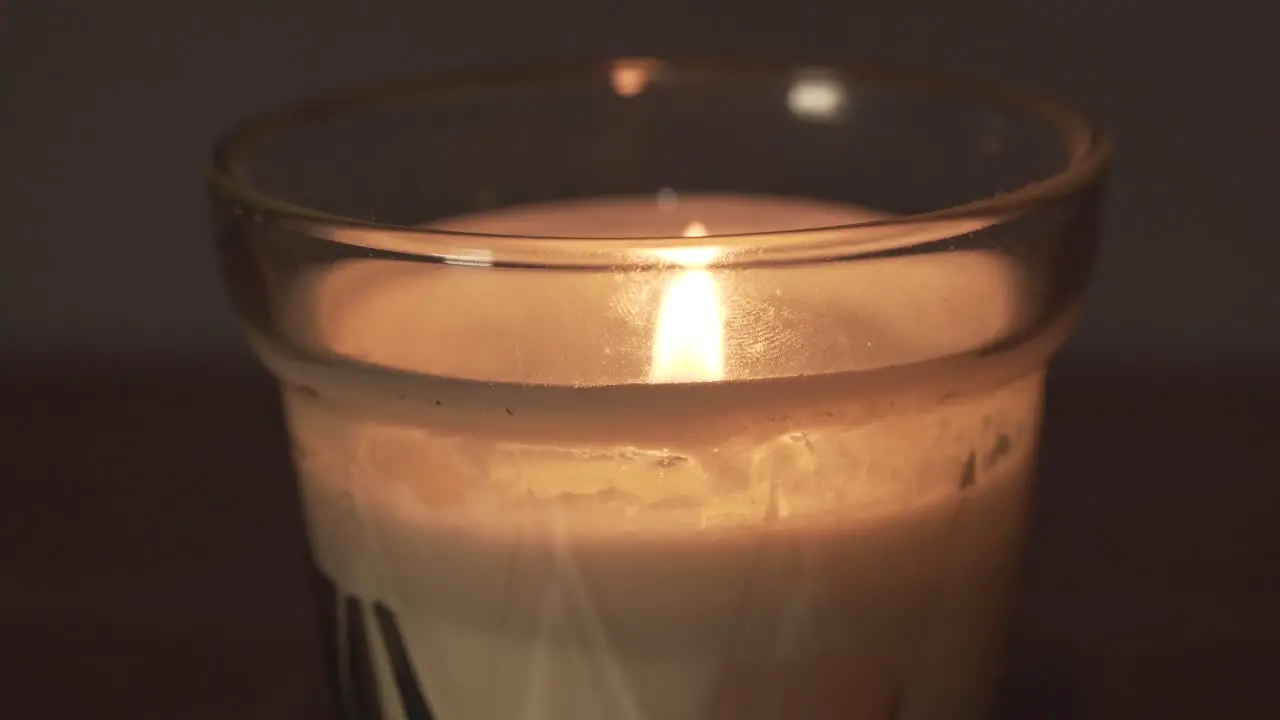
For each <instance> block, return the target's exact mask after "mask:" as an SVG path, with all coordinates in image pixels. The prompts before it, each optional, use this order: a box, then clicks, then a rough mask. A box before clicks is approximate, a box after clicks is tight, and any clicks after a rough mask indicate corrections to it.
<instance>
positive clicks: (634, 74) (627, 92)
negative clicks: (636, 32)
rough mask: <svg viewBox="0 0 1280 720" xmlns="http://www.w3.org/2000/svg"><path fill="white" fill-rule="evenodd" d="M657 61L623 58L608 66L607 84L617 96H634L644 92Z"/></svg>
mask: <svg viewBox="0 0 1280 720" xmlns="http://www.w3.org/2000/svg"><path fill="white" fill-rule="evenodd" d="M656 67H657V62H656V61H654V60H652V59H650V58H624V59H621V60H617V61H615V62H614V63H613V67H611V68H609V84H610V85H612V86H613V91H614V92H615V93H617V94H618V96H619V97H635V96H636V95H639V94H640V93H642V92H644V89H645V86H647V85H648V84H649V80H650V79H652V78H653V71H654V69H655V68H656Z"/></svg>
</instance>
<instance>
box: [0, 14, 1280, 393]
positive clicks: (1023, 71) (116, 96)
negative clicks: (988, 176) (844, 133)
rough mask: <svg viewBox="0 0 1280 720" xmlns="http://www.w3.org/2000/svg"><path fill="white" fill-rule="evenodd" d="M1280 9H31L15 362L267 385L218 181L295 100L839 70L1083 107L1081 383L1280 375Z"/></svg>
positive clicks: (15, 232) (21, 100) (11, 114)
mask: <svg viewBox="0 0 1280 720" xmlns="http://www.w3.org/2000/svg"><path fill="white" fill-rule="evenodd" d="M1278 7H1280V3H1276V2H1274V1H1269V0H1256V1H1253V2H1250V1H1248V0H1224V1H1221V2H1214V3H1181V4H1177V3H1166V2H1155V1H1150V2H1146V1H1144V2H1123V1H1121V2H1117V1H1116V0H1071V1H1070V2H1066V1H1064V2H1052V3H1045V2H1027V1H1026V0H997V1H995V2H954V1H952V0H927V1H925V2H887V1H878V2H856V3H855V2H845V3H842V2H835V1H834V0H827V1H822V0H788V1H787V2H781V1H777V2H758V1H753V2H736V3H719V4H716V5H715V6H713V5H712V4H710V3H686V2H679V1H678V0H655V1H653V2H643V3H625V4H622V5H617V4H614V3H606V2H588V1H586V0H575V1H573V2H523V3H502V4H496V3H485V2H457V1H454V2H425V1H422V2H399V3H395V4H394V6H386V5H377V4H375V5H362V4H357V3H354V2H347V3H340V2H336V1H335V0H324V1H313V2H287V3H260V2H255V1H253V0H224V1H222V2H217V3H201V4H199V5H197V6H188V4H187V3H181V2H156V1H151V2H147V1H144V0H117V1H115V2H109V3H70V2H64V1H63V0H55V1H53V2H35V1H34V0H28V1H27V2H13V3H7V4H6V8H5V10H3V11H2V12H3V15H4V17H3V22H0V68H3V70H0V78H2V80H0V83H2V84H0V89H2V95H0V98H2V99H0V163H2V165H0V182H2V183H3V186H2V187H0V227H3V232H4V239H3V248H4V255H3V262H2V265H0V273H3V276H2V277H3V283H2V284H0V293H2V294H0V343H2V344H0V350H2V351H4V352H5V353H8V354H10V355H12V354H14V353H17V354H21V355H23V356H32V355H35V356H38V357H46V356H49V355H55V356H57V355H63V356H67V355H70V356H79V357H89V356H101V355H103V354H110V355H121V356H124V357H136V356H139V355H143V356H149V357H157V358H158V357H192V356H199V357H203V358H221V357H225V358H228V359H231V360H234V361H237V362H244V361H245V358H246V357H247V354H246V352H245V350H244V349H243V346H242V344H241V342H240V340H239V338H238V336H237V332H236V329H235V326H234V322H233V319H232V318H231V316H230V314H229V313H228V310H227V308H226V304H225V302H224V299H223V297H222V295H221V291H220V288H219V286H218V279H217V277H216V275H215V273H214V266H213V261H212V257H211V253H210V249H209V237H208V233H207V231H206V218H205V205H204V199H203V196H202V187H201V172H202V170H203V168H204V165H205V163H206V159H207V157H208V148H209V144H210V142H211V140H212V138H213V137H214V136H215V135H216V134H217V133H218V132H219V131H221V130H222V129H224V128H226V127H227V126H228V125H229V124H230V123H232V122H233V121H235V120H237V119H239V118H241V117H242V116H245V115H247V114H251V113H254V112H258V111H261V110H263V109H266V108H270V107H272V106H274V105H276V104H278V103H280V102H282V101H285V100H290V99H295V98H298V97H301V96H306V95H310V94H313V93H316V92H320V91H325V90H331V89H338V88H343V87H346V86H349V85H352V84H359V83H361V82H365V81H368V80H372V79H379V78H383V77H386V76H389V75H401V74H405V73H412V72H417V71H421V70H424V69H430V68H434V67H440V66H446V65H460V64H474V63H486V64H488V63H496V62H504V61H511V62H517V61H520V60H523V59H530V58H541V57H557V56H578V55H589V54H597V53H605V52H622V53H634V52H662V51H664V50H676V51H688V50H694V49H708V50H716V49H726V50H737V51H744V50H746V51H749V50H753V49H764V50H774V51H779V50H781V51H785V50H788V49H801V50H803V49H806V48H816V49H818V50H821V51H823V52H826V53H830V52H844V53H848V54H850V55H852V56H867V57H871V58H874V59H877V60H881V61H890V62H900V63H909V64H912V65H924V66H938V67H944V68H950V69H953V70H961V71H968V72H976V73H980V74H984V75H988V76H993V77H995V78H998V79H1003V80H1006V81H1011V82H1014V83H1018V84H1021V85H1024V86H1027V87H1031V88H1035V89H1038V90H1040V91H1044V92H1049V93H1053V94H1057V95H1060V96H1062V97H1065V98H1067V99H1069V100H1071V101H1073V102H1075V103H1077V104H1078V105H1081V106H1083V107H1084V108H1086V109H1087V110H1088V111H1090V112H1091V113H1092V114H1093V115H1095V116H1096V117H1097V118H1098V119H1099V120H1100V121H1101V122H1102V123H1103V124H1104V125H1105V126H1107V127H1108V128H1109V129H1110V130H1111V131H1112V132H1113V134H1114V137H1115V139H1116V142H1117V145H1118V148H1119V153H1118V157H1117V162H1116V167H1115V173H1114V180H1113V183H1112V190H1111V202H1110V214H1109V217H1108V222H1107V229H1106V233H1105V236H1104V252H1103V256H1102V259H1101V264H1100V266H1099V269H1098V273H1097V280H1096V285H1095V287H1094V292H1093V294H1092V298H1091V300H1090V303H1089V307H1088V312H1087V314H1086V316H1085V322H1084V324H1083V327H1082V329H1081V332H1080V335H1079V337H1078V340H1077V342H1076V343H1074V344H1073V346H1072V347H1071V349H1070V350H1069V351H1068V362H1067V364H1069V365H1070V364H1079V365H1095V364H1100V363H1106V364H1123V365H1128V366H1152V365H1164V366H1171V367H1172V366H1183V365H1187V364H1191V363H1197V364H1199V363H1200V362H1201V361H1211V362H1214V363H1219V364H1221V366H1222V367H1236V366H1239V367H1245V366H1249V367H1252V368H1255V369H1256V368H1258V367H1266V366H1268V365H1269V364H1270V362H1271V360H1272V359H1273V358H1276V357H1278V356H1280V312H1277V308H1278V307H1280V303H1278V302H1277V300H1278V299H1280V293H1278V292H1277V290H1276V287H1275V285H1276V281H1275V280H1274V278H1273V276H1274V273H1275V272H1276V267H1277V266H1278V265H1280V250H1278V249H1277V243H1276V240H1277V237H1276V230H1275V228H1276V227H1277V219H1278V215H1277V209H1276V201H1275V197H1276V194H1277V191H1278V190H1280V181H1277V179H1276V172H1277V170H1278V169H1280V150H1278V143H1277V142H1276V136H1275V134H1276V128H1277V126H1278V122H1280V109H1278V108H1280V105H1278V103H1280V58H1278V54H1280V50H1278V49H1277V44H1276V43H1275V42H1274V34H1275V31H1276V30H1277V29H1278V28H1280V10H1277V8H1278Z"/></svg>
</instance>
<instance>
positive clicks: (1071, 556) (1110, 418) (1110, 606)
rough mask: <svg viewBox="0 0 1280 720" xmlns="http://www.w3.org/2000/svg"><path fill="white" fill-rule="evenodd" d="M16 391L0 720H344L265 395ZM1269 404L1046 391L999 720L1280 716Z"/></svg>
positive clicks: (54, 377) (195, 377) (1275, 473)
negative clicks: (337, 719)
mask: <svg viewBox="0 0 1280 720" xmlns="http://www.w3.org/2000/svg"><path fill="white" fill-rule="evenodd" d="M36 367H40V368H41V369H39V370H37V369H35V368H36ZM0 393H2V394H0V401H3V412H2V413H0V422H3V426H0V430H3V435H2V436H0V437H3V438H4V451H3V453H0V458H2V461H3V467H4V469H5V473H4V486H3V497H4V502H3V503H0V533H3V536H2V540H3V542H0V567H2V568H3V571H2V572H3V578H4V581H3V585H2V587H3V592H0V611H2V612H0V624H2V628H3V629H2V631H0V632H2V635H0V637H3V638H4V642H3V645H2V646H0V647H3V654H4V656H5V657H6V659H7V663H6V668H5V672H4V673H3V674H0V717H6V718H9V717H12V718H71V717H83V716H85V715H86V714H87V713H93V714H94V715H98V714H102V715H113V716H118V717H131V718H245V719H246V720H248V719H252V718H263V719H264V720H266V719H267V718H271V719H272V720H279V719H281V718H308V719H309V718H324V717H328V715H327V713H328V707H327V704H326V700H325V697H326V696H325V694H324V693H323V692H322V688H321V686H322V681H321V678H322V674H321V673H322V671H321V666H320V661H319V657H320V651H319V645H318V641H317V638H316V637H315V635H314V633H313V625H312V615H311V609H310V606H309V605H308V603H309V599H308V595H307V587H308V586H307V578H306V575H305V566H304V562H303V558H304V556H305V555H304V554H305V552H306V549H305V543H304V540H303V535H302V530H301V524H300V522H301V521H300V518H299V515H298V512H297V509H296V506H295V503H294V497H293V492H294V489H293V486H292V481H291V480H290V471H289V460H288V456H287V454H286V450H285V443H284V436H283V431H282V428H281V425H280V420H279V417H278V408H277V405H276V400H275V397H274V394H273V390H272V387H271V385H270V382H269V381H268V380H267V378H266V377H265V375H264V374H262V373H254V372H245V371H242V370H236V371H234V372H229V371H224V370H220V369H217V368H212V367H204V368H201V367H199V366H197V365H194V364H193V365H192V366H191V367H185V368H183V367H171V366H147V365H141V364H131V365H130V364H115V365H113V364H111V363H98V364H97V370H95V371H93V372H87V371H84V370H76V369H74V368H69V367H58V366H56V364H42V365H39V366H36V365H29V366H17V367H12V366H11V367H8V368H6V371H5V373H4V376H3V381H2V383H0ZM1278 408H1280V383H1276V382H1273V381H1263V380H1259V379H1253V380H1251V379H1248V378H1243V377H1241V376H1225V375H1224V376H1221V377H1215V376H1214V375H1213V374H1208V373H1202V374H1199V375H1197V376H1191V375H1188V376H1186V377H1172V376H1171V377H1164V378H1158V379H1157V378H1153V377H1139V376H1128V377H1126V376H1117V375H1111V376H1107V377H1101V376H1099V377H1093V378H1089V377H1083V378H1080V377H1078V378H1077V379H1064V380H1059V381H1055V382H1054V383H1052V384H1051V388H1050V399H1049V416H1048V423H1047V427H1046V435H1045V446H1044V450H1043V456H1042V457H1043V459H1042V462H1041V483H1040V487H1039V498H1038V504H1037V510H1036V514H1035V517H1034V522H1033V528H1032V533H1031V540H1030V548H1029V553H1028V558H1027V564H1026V571H1025V573H1024V580H1023V589H1022V592H1021V595H1020V597H1021V602H1020V609H1019V612H1018V615H1017V618H1016V621H1015V624H1014V627H1015V631H1014V649H1013V652H1012V662H1011V670H1010V674H1009V678H1008V681H1007V684H1006V685H1007V686H1006V688H1005V692H1004V697H1003V710H1002V713H1003V715H1004V716H1006V717H1009V718H1048V719H1052V718H1088V719H1094V718H1097V719H1101V718H1117V719H1124V720H1131V719H1133V718H1170V717H1177V718H1230V717H1245V716H1248V717H1277V716H1280V713H1277V708H1278V707H1280V703H1277V702H1276V701H1275V700H1274V699H1273V697H1272V696H1273V693H1275V692H1276V691H1275V690H1273V688H1272V683H1273V682H1274V679H1273V678H1274V676H1275V675H1276V673H1277V671H1280V660H1278V659H1277V656H1278V655H1280V622H1278V621H1277V619H1276V618H1277V616H1278V615H1280V562H1278V561H1280V542H1278V541H1280V462H1278V461H1277V459H1276V458H1277V454H1276V453H1275V452H1273V448H1274V447H1275V446H1277V445H1278V444H1280V437H1277V435H1276V432H1277V430H1280V424H1278V423H1277V422H1276V421H1275V415H1276V411H1277V409H1278ZM1246 713H1247V714H1248V715H1246Z"/></svg>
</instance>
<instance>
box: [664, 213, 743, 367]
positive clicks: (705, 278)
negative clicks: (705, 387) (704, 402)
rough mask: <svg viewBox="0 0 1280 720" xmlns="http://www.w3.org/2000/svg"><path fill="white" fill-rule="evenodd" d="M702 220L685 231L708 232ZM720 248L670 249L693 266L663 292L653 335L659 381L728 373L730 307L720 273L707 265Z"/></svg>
mask: <svg viewBox="0 0 1280 720" xmlns="http://www.w3.org/2000/svg"><path fill="white" fill-rule="evenodd" d="M706 235H707V228H706V226H704V225H703V224H702V223H700V222H698V221H696V220H695V221H693V222H691V223H689V224H688V225H687V226H686V227H685V229H684V236H685V237H705V236H706ZM716 254H717V253H716V249H715V248H688V249H682V250H676V251H668V252H667V253H666V257H667V258H668V259H669V260H671V261H672V262H677V263H679V264H680V265H683V266H684V267H686V268H689V269H687V270H685V271H683V272H681V273H679V274H678V275H676V276H675V277H674V278H672V280H671V281H670V282H668V283H667V287H666V288H665V289H664V290H663V292H662V302H661V304H660V305H659V307H658V322H657V326H656V328H655V330H654V338H653V365H652V367H651V368H650V371H649V379H651V380H653V381H654V382H698V381H704V380H720V379H722V378H723V377H724V309H723V308H722V307H721V304H720V290H719V288H718V287H717V286H716V279H715V277H714V276H712V274H711V272H710V271H709V270H707V269H706V266H707V265H708V264H710V263H711V261H713V260H715V257H716Z"/></svg>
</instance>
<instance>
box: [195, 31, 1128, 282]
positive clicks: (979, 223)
mask: <svg viewBox="0 0 1280 720" xmlns="http://www.w3.org/2000/svg"><path fill="white" fill-rule="evenodd" d="M631 60H644V61H652V62H657V63H661V64H663V65H664V66H667V67H674V68H675V69H677V70H683V71H703V72H712V73H719V74H725V75H734V74H737V75H747V74H752V73H777V72H779V71H797V70H809V69H813V70H818V69H821V70H826V71H834V72H836V73H839V74H840V75H841V76H842V77H846V78H850V79H855V80H859V81H863V82H873V83H879V84H887V85H894V86H898V87H902V88H908V89H914V90H917V91H921V92H935V93H945V94H952V95H959V96H964V97H969V98H972V99H976V100H979V101H981V102H984V103H987V104H990V105H993V106H998V107H1003V108H1004V109H1006V110H1011V111H1016V112H1020V113H1023V114H1029V115H1032V116H1034V117H1037V118H1039V119H1040V120H1041V121H1043V122H1045V123H1046V124H1048V125H1049V126H1051V127H1052V128H1053V129H1054V130H1055V131H1056V132H1057V133H1058V134H1059V136H1060V138H1061V139H1062V141H1063V145H1064V148H1065V149H1066V151H1067V154H1068V161H1067V164H1066V166H1065V167H1063V168H1062V169H1061V170H1059V171H1058V172H1056V173H1054V174H1051V175H1048V176H1045V177H1043V178H1040V179H1038V180H1036V181H1033V182H1031V183H1029V184H1027V185H1023V186H1022V187H1019V188H1016V189H1013V190H1010V191H1008V192H1005V193H1001V194H998V195H993V196H990V197H986V198H981V199H978V200H975V201H971V202H967V203H962V204H959V205H954V206H951V207H946V208H941V209H937V210H930V211H927V212H921V213H914V214H904V215H895V216H891V217H886V218H881V219H871V220H866V221H861V222H857V223H851V224H845V225H836V226H828V227H806V228H796V229H790V230H782V231H768V232H752V233H741V234H732V235H729V234H721V235H708V236H705V237H698V238H685V237H634V236H632V237H625V238H624V237H598V238H597V237H592V238H582V237H554V236H541V235H504V234H495V233H480V232H470V231H461V230H447V229H442V228H433V227H430V226H412V225H397V224H391V223H382V222H377V221H373V220H364V219H359V218H352V217H344V216H342V215H337V214H333V213H329V212H325V211H323V210H319V209H315V208H310V207H305V206H302V205H298V204H295V203H292V202H289V201H286V200H283V199H281V198H278V197H275V196H273V195H271V194H270V193H266V192H263V191H261V190H259V189H258V188H256V187H255V186H254V185H253V183H252V182H251V181H249V180H248V179H247V178H245V177H244V175H243V173H242V168H241V164H242V160H243V156H244V154H245V152H246V151H247V150H248V149H249V148H251V147H252V146H253V144H254V143H255V142H256V141H258V140H259V139H261V138H263V137H264V136H269V135H273V134H276V133H280V132H287V131H288V129H289V128H290V127H291V126H294V125H296V124H298V123H301V122H306V121H307V120H308V119H311V118H314V117H320V116H324V115H329V114H334V113H340V112H343V111H345V110H349V109H354V108H358V107H361V106H363V105H366V104H371V103H377V102H382V101H387V100H393V99H397V98H403V97H409V96H414V95H422V96H431V95H443V94H446V93H449V92H456V91H460V90H467V89H476V88H484V87H501V86H503V85H507V86H515V85H520V84H527V83H536V82H542V81H555V80H560V81H563V80H575V79H581V80H583V81H589V80H593V79H598V78H600V77H602V75H603V73H606V72H607V71H608V70H609V69H610V68H611V67H613V66H614V65H615V63H618V62H624V61H631ZM1110 157H1111V144H1110V141H1109V139H1108V138H1107V136H1106V134H1105V133H1104V132H1103V131H1102V130H1101V128H1100V127H1099V126H1098V125H1097V124H1095V123H1094V122H1093V121H1092V120H1091V119H1090V118H1088V117H1087V116H1086V115H1085V114H1084V113H1082V112H1080V111H1078V110H1076V109H1075V108H1073V107H1071V106H1070V105H1068V104H1066V103H1063V102H1060V101H1058V100H1056V99H1054V98H1052V97H1049V96H1045V95H1040V94H1037V93H1033V92H1028V91H1025V90H1022V89H1018V88H1014V87H1010V86H1008V85H1005V84H1002V83H998V82H994V81H990V80H985V79H979V78H974V77H970V76H964V75H958V74H950V73H945V72H939V71H932V70H930V71H921V70H914V69H907V68H900V67H889V66H882V65H876V64H870V63H865V62H858V61H849V60H843V61H840V60H837V61H831V60H822V59H819V58H814V59H808V58H786V57H784V58H777V59H775V58H767V59H761V58H745V59H744V58H735V57H728V56H662V57H652V58H640V57H608V58H601V59H595V60H587V61H574V62H561V63H555V62H551V63H542V64H531V65H526V66H520V67H508V68H498V69H470V70H450V71H440V72H430V73H426V74H420V75H416V76H412V77H409V78H406V79H401V80H396V81H391V82H387V83H383V84H379V85H371V86H366V87H362V88H358V89H355V90H348V91H344V92H337V93H331V94H328V95H324V96H321V97H319V98H316V99H312V100H304V101H301V102H297V103H293V104H290V105H287V106H285V107H283V108H281V109H278V110H276V111H274V112H269V113H266V114H262V115H258V116H256V117H252V118H250V119H248V120H245V121H243V122H241V123H239V124H238V125H236V126H234V127H233V128H232V129H231V130H229V131H228V132H226V133H225V134H223V135H222V136H221V137H219V138H218V140H217V141H216V142H215V145H214V154H213V163H212V166H211V167H210V168H209V170H208V172H207V174H206V179H207V183H208V186H209V188H210V190H211V191H212V192H213V193H214V194H215V195H216V196H218V197H219V198H220V199H221V200H222V201H224V202H228V203H230V204H231V205H232V206H233V207H234V208H235V210H236V212H238V213H240V214H248V215H249V216H250V217H251V218H253V219H254V220H255V221H257V222H265V223H273V224H278V225H281V226H284V227H286V228H288V229H289V230H292V231H294V232H298V233H301V234H305V235H309V236H312V237H317V238H322V239H326V240H329V241H332V242H335V243H340V244H346V245H352V246H357V247H363V248H367V249H374V250H381V251H384V252H387V253H391V254H395V255H400V256H402V257H403V256H417V257H420V258H421V259H423V260H428V261H430V260H437V261H444V262H449V261H450V259H451V258H452V259H454V260H458V259H465V258H467V257H470V256H474V252H475V250H476V249H484V250H486V251H488V254H489V256H490V260H489V262H486V263H484V264H487V265H511V266H525V265H538V266H547V265H548V264H552V265H555V264H557V263H556V262H555V259H556V258H559V259H561V260H563V261H566V262H567V264H569V265H572V266H584V265H586V266H591V265H597V264H605V265H608V264H615V263H617V262H618V258H619V257H620V256H619V253H620V252H623V253H624V254H625V253H626V252H628V251H635V250H637V249H638V248H643V249H644V250H645V251H646V254H647V251H650V250H659V249H663V250H665V249H669V248H682V247H705V246H707V245H708V244H716V241H721V240H726V239H728V240H730V241H732V242H733V243H734V244H735V245H744V246H746V247H745V249H746V250H747V251H748V252H747V253H746V255H749V256H751V257H754V258H756V259H758V260H762V259H764V256H767V255H770V254H771V252H770V251H771V250H773V251H781V252H782V253H783V254H786V255H794V254H795V253H796V252H797V251H798V250H808V251H809V252H807V253H802V254H811V253H813V252H822V253H823V254H825V255H827V256H830V255H831V254H841V250H843V254H845V255H850V256H852V255H865V254H879V253H883V252H884V251H886V250H890V249H896V250H901V249H902V248H903V247H910V246H912V245H914V244H917V243H916V242H913V240H918V239H919V238H922V237H927V238H928V241H927V244H933V243H934V242H936V241H937V240H939V238H940V236H939V234H938V233H937V232H936V231H937V230H945V231H946V233H945V234H947V235H949V236H950V237H954V236H956V235H958V234H965V233H966V232H972V231H973V230H977V229H980V228H982V227H987V226H990V225H993V224H997V223H999V222H1002V221H1004V220H1007V219H1009V218H1012V217H1016V216H1018V215H1021V214H1023V213H1025V212H1026V211H1028V210H1030V209H1033V208H1036V207H1041V206H1045V205H1049V204H1052V203H1053V202H1055V201H1057V200H1061V199H1065V198H1068V197H1070V196H1072V195H1074V194H1075V193H1077V192H1080V191H1082V190H1085V189H1087V188H1088V187H1090V186H1092V185H1094V184H1095V183H1096V182H1098V181H1099V180H1100V178H1101V177H1102V176H1103V175H1104V174H1105V172H1106V169H1107V167H1108V165H1109V163H1110ZM726 190H728V189H726ZM957 222H959V223H960V225H959V226H958V227H959V228H961V229H960V230H958V231H956V230H954V228H956V227H957V225H956V223H957ZM966 227H967V228H970V229H968V230H965V229H963V228H966ZM931 230H934V231H935V232H931ZM903 231H908V232H905V235H906V237H903V236H902V235H903V234H904V233H903ZM917 231H918V232H917ZM584 240H589V241H591V244H592V245H596V246H597V247H596V248H595V250H596V251H597V252H596V254H595V255H596V256H595V257H585V256H586V255H590V254H591V251H587V250H586V247H587V246H586V245H585V244H584V242H583V241H584ZM855 245H856V246H857V247H856V248H854V247H853V246H855ZM615 256H617V257H615ZM524 258H528V259H529V260H528V261H527V262H526V261H525V260H523V259H524ZM740 259H743V260H745V259H746V258H740ZM732 264H736V263H732Z"/></svg>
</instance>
